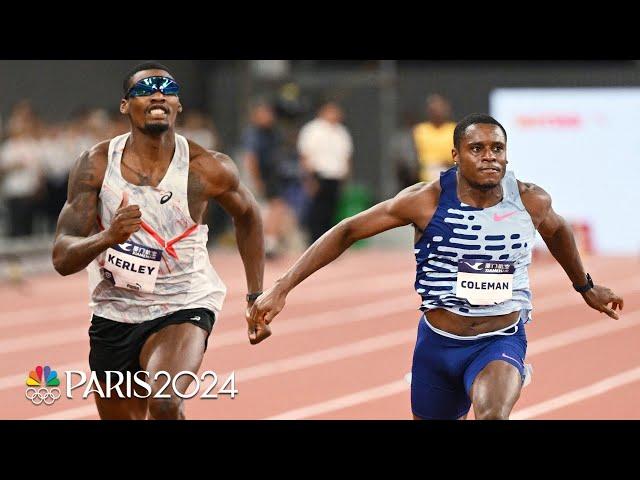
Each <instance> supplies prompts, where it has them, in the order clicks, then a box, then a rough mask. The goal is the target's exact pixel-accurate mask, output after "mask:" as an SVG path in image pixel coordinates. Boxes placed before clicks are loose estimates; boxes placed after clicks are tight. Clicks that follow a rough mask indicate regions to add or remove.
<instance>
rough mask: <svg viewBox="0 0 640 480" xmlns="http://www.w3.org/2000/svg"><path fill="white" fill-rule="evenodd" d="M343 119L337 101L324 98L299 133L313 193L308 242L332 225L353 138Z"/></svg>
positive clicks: (350, 154) (303, 160)
mask: <svg viewBox="0 0 640 480" xmlns="http://www.w3.org/2000/svg"><path fill="white" fill-rule="evenodd" d="M342 119H343V112H342V108H341V107H340V105H338V104H337V103H336V102H334V101H328V102H325V103H323V104H322V105H321V106H320V109H319V110H318V115H317V117H316V118H315V119H314V120H312V121H311V122H309V123H307V124H306V125H305V126H304V127H302V129H301V130H300V135H299V137H298V152H299V153H300V161H301V164H302V168H303V170H304V172H305V173H306V174H307V177H309V178H308V185H309V193H310V195H311V197H312V200H311V207H310V211H309V216H308V219H309V222H308V223H309V233H310V238H309V243H310V244H311V243H313V242H315V241H316V240H317V239H318V238H320V237H321V236H322V235H323V234H324V233H325V232H326V231H327V230H329V229H330V228H331V227H333V224H334V217H335V214H336V208H337V205H338V198H339V196H340V187H341V185H342V183H343V182H344V180H346V179H347V178H348V176H349V174H350V171H351V156H352V155H353V141H352V140H351V135H350V133H349V131H348V130H347V128H346V127H345V126H344V125H343V124H342Z"/></svg>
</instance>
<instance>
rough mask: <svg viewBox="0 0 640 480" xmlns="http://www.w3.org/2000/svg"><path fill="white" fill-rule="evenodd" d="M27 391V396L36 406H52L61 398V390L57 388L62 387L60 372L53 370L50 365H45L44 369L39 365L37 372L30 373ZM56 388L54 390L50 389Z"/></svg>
mask: <svg viewBox="0 0 640 480" xmlns="http://www.w3.org/2000/svg"><path fill="white" fill-rule="evenodd" d="M26 384H27V387H29V388H27V391H26V392H25V396H26V397H27V399H28V400H31V402H32V403H33V404H34V405H41V404H43V403H44V404H45V405H52V404H53V402H55V401H56V400H57V399H59V398H60V389H58V388H55V387H57V386H59V385H60V379H59V378H58V372H56V371H55V370H51V368H50V367H49V365H45V366H44V368H42V366H41V365H38V366H37V367H36V368H35V370H31V371H30V372H29V376H28V377H27V381H26ZM50 387H54V388H50Z"/></svg>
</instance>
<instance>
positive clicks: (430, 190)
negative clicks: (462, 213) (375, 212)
mask: <svg viewBox="0 0 640 480" xmlns="http://www.w3.org/2000/svg"><path fill="white" fill-rule="evenodd" d="M441 191H442V189H441V188H440V180H439V179H438V180H434V181H432V182H420V183H416V184H415V185H411V186H410V187H407V188H405V189H404V190H402V191H401V192H400V193H398V194H397V195H396V196H395V197H394V199H393V206H392V208H393V210H394V212H395V213H396V214H398V215H399V216H401V217H402V218H407V219H408V220H410V221H411V223H412V224H413V225H414V226H415V227H416V228H417V229H418V230H420V231H423V230H424V229H425V228H426V227H427V225H428V224H429V222H430V221H431V217H433V214H434V213H435V211H436V209H437V208H438V201H439V200H440V192H441Z"/></svg>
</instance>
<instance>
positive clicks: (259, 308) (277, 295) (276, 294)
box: [247, 287, 286, 345]
mask: <svg viewBox="0 0 640 480" xmlns="http://www.w3.org/2000/svg"><path fill="white" fill-rule="evenodd" d="M285 300H286V295H285V294H284V293H282V292H280V291H279V290H278V289H277V287H273V288H271V289H269V290H268V291H266V292H265V293H263V294H262V295H260V296H259V297H258V298H257V299H256V301H255V302H254V304H253V305H252V306H251V308H250V309H249V310H248V311H247V322H248V323H249V341H250V342H251V344H252V345H255V344H256V343H260V342H261V341H262V340H264V339H265V338H267V337H268V336H269V335H271V329H270V328H269V324H270V323H271V322H272V321H273V319H274V318H275V316H276V315H278V313H280V312H281V311H282V309H283V308H284V304H285ZM252 330H253V333H252Z"/></svg>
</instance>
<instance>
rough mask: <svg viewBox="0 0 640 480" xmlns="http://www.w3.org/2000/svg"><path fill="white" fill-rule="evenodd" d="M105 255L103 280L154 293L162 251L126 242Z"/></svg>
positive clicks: (102, 271)
mask: <svg viewBox="0 0 640 480" xmlns="http://www.w3.org/2000/svg"><path fill="white" fill-rule="evenodd" d="M105 253H106V257H105V262H104V267H103V268H102V269H101V273H102V278H104V279H105V280H107V281H109V282H111V284H112V285H115V286H116V287H120V288H126V289H127V290H136V291H138V292H144V293H153V289H154V288H155V286H156V279H157V278H158V270H160V260H161V259H162V250H156V249H155V248H149V247H146V246H144V245H139V244H137V243H134V242H132V241H126V242H125V243H120V244H118V245H116V246H115V247H113V248H109V249H107V251H106V252H105Z"/></svg>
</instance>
